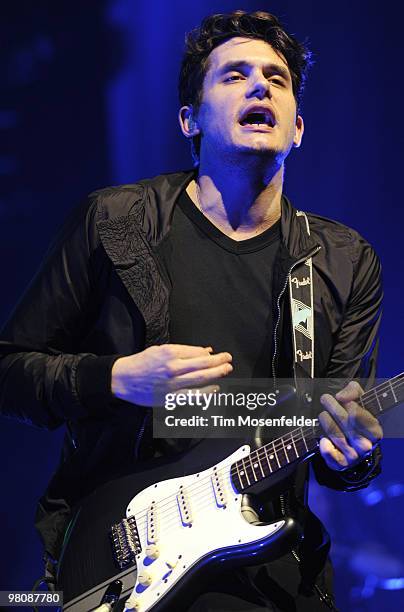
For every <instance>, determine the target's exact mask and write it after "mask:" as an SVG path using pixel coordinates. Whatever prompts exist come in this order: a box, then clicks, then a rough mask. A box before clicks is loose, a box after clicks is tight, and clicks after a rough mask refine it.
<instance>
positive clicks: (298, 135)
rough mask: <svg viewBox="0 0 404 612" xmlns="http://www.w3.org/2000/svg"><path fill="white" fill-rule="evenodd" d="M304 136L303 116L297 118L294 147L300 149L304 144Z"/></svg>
mask: <svg viewBox="0 0 404 612" xmlns="http://www.w3.org/2000/svg"><path fill="white" fill-rule="evenodd" d="M303 134H304V121H303V117H302V116H301V115H298V116H297V117H296V125H295V136H294V138H293V146H294V147H296V148H298V147H300V145H301V143H302V138H303Z"/></svg>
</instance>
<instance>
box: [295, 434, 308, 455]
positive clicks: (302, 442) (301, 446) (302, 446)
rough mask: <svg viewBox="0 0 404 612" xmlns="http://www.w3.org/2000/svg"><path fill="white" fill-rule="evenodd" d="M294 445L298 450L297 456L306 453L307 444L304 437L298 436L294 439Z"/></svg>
mask: <svg viewBox="0 0 404 612" xmlns="http://www.w3.org/2000/svg"><path fill="white" fill-rule="evenodd" d="M295 446H296V448H297V449H299V450H298V456H299V457H301V456H304V455H305V454H306V453H307V444H306V441H305V439H304V438H299V439H298V440H296V441H295Z"/></svg>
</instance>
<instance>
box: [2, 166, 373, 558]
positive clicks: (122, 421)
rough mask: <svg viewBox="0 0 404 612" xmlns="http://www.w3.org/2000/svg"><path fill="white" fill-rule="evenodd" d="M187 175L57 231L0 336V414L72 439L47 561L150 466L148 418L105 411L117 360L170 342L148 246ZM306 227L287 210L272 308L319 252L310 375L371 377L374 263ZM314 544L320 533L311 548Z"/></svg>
mask: <svg viewBox="0 0 404 612" xmlns="http://www.w3.org/2000/svg"><path fill="white" fill-rule="evenodd" d="M192 176H193V174H192V173H176V174H170V175H163V176H158V177H156V178H153V179H150V180H144V181H140V182H139V183H137V184H133V185H126V186H122V187H111V188H107V189H103V190H100V191H97V192H95V193H93V194H91V195H90V196H89V198H88V199H87V200H86V202H85V203H84V204H83V205H81V206H80V207H79V208H78V209H77V210H75V211H74V213H73V214H72V215H71V216H70V218H69V220H68V222H67V223H66V224H65V225H64V227H63V229H62V231H61V233H60V235H59V236H58V237H57V239H56V240H55V242H54V244H53V245H52V247H51V248H50V250H49V252H48V254H47V256H46V258H45V261H44V262H43V264H42V266H41V268H40V270H39V272H38V273H37V275H36V276H35V278H34V279H33V281H32V283H31V285H30V286H29V288H28V290H27V292H26V293H25V295H24V297H23V299H22V300H21V302H20V303H19V305H18V306H17V308H16V309H15V311H14V313H13V315H12V317H11V318H10V320H9V321H8V323H7V324H6V326H5V327H4V329H3V331H2V334H1V337H0V357H1V358H0V408H1V412H2V413H3V414H5V415H9V416H13V417H16V418H18V419H20V420H22V421H24V422H28V423H31V424H34V425H36V426H39V427H46V428H49V429H54V428H56V427H58V426H60V425H62V424H66V426H67V433H66V437H65V442H64V447H63V451H62V455H61V459H60V463H59V466H58V469H57V471H56V473H55V474H54V476H53V478H52V480H51V482H50V484H49V487H48V490H47V491H46V493H45V495H44V496H43V498H42V499H41V501H40V504H39V507H38V514H37V527H38V529H39V531H40V533H41V535H42V537H43V539H44V543H45V547H46V549H47V550H48V552H49V553H50V554H51V555H52V556H54V557H55V558H57V557H58V554H59V550H60V545H61V538H62V535H63V531H64V529H65V526H66V523H67V521H68V518H69V515H70V508H71V507H72V506H73V505H74V504H75V503H76V502H77V501H78V500H79V499H81V498H82V497H83V496H84V495H86V494H87V493H88V492H90V491H91V490H92V489H94V487H95V486H97V485H98V484H99V483H101V482H104V481H106V480H108V479H110V478H111V477H114V476H115V475H118V474H120V473H121V472H122V471H123V469H126V468H127V466H128V465H130V464H133V462H134V461H136V460H137V459H138V458H139V457H140V458H143V459H144V458H147V457H149V456H152V454H153V453H155V450H156V449H155V445H154V443H153V440H152V438H151V434H150V433H149V429H148V427H147V426H146V422H147V418H148V413H149V409H146V408H143V407H135V406H132V405H128V404H125V402H121V401H119V400H115V399H114V398H112V396H111V393H110V378H111V368H112V364H113V363H114V361H115V360H116V359H117V358H118V357H119V356H122V355H129V354H132V353H135V352H138V351H141V350H143V349H144V348H145V347H148V346H151V345H154V344H162V343H166V342H168V341H169V311H168V300H169V291H170V288H169V284H168V279H167V278H166V277H165V276H164V271H163V269H162V266H161V265H160V262H159V260H158V257H157V254H156V246H157V245H158V244H159V243H160V241H161V240H162V239H163V238H164V236H165V235H166V234H167V232H169V230H170V221H171V217H172V211H173V208H174V206H175V203H176V200H177V198H178V195H179V194H180V193H181V191H182V190H183V189H184V188H185V186H186V184H187V183H188V182H189V181H190V180H191V178H192ZM308 218H309V222H310V228H311V235H310V236H308V235H307V232H306V231H305V229H304V228H303V226H302V225H301V222H300V221H299V219H298V218H297V217H296V215H295V211H294V209H293V208H292V206H291V205H290V203H289V201H288V200H287V199H286V198H283V202H282V246H281V248H280V250H279V254H278V258H277V264H276V266H275V270H274V275H273V299H274V304H275V301H276V298H277V297H278V295H279V293H280V291H281V288H282V287H283V285H284V284H285V279H286V276H287V273H288V271H289V269H290V268H291V266H292V265H293V262H294V261H297V260H299V259H301V258H302V256H304V255H305V254H306V253H309V252H311V251H312V250H313V248H315V247H316V246H318V245H319V246H320V247H321V249H320V250H319V251H318V252H317V253H316V254H315V255H314V256H313V267H314V272H313V273H314V285H315V327H316V332H317V333H316V334H315V337H316V345H315V349H316V364H315V375H316V376H319V377H326V376H327V377H338V378H344V379H347V380H349V379H352V378H372V377H373V376H374V374H375V367H376V352H377V331H378V326H379V321H380V313H381V309H380V305H381V297H382V292H381V286H380V265H379V261H378V259H377V256H376V255H375V253H374V251H373V250H372V248H371V247H370V245H369V244H368V243H367V242H366V241H365V240H364V239H363V238H361V237H360V236H359V235H358V234H357V233H356V232H355V231H354V230H352V229H349V228H347V227H345V226H343V225H341V224H340V223H336V222H334V221H330V220H328V219H325V218H323V217H319V216H317V215H311V214H309V215H308ZM281 306H282V308H281V320H280V325H279V327H278V340H279V338H281V339H282V342H280V343H279V342H278V344H279V345H280V349H279V351H278V352H277V356H276V360H275V361H276V373H277V375H278V376H283V377H290V376H292V373H293V372H292V344H291V334H290V320H289V319H290V315H289V305H288V297H287V293H285V294H284V296H283V298H282V301H281ZM269 374H270V373H269ZM118 449H119V452H118ZM314 465H315V469H316V474H317V478H318V480H319V481H320V483H322V484H326V485H328V486H331V487H333V488H339V489H344V488H347V481H346V477H343V476H341V475H340V474H339V473H336V472H333V471H332V470H329V469H328V468H327V467H326V466H325V463H324V462H323V460H322V459H321V457H317V458H316V459H315V460H314ZM376 471H377V470H376ZM376 471H373V475H374V474H375V473H376ZM351 476H352V478H353V480H355V478H356V474H352V475H351ZM358 478H359V479H360V485H359V486H363V484H366V479H365V480H363V478H361V474H360V470H359V471H358ZM306 482H307V468H306V466H304V465H303V466H301V467H300V468H299V470H297V472H296V477H295V479H294V481H293V482H292V483H291V484H290V485H289V488H290V493H291V494H290V496H289V503H290V505H292V506H295V507H296V508H298V507H300V508H301V509H302V508H303V509H304V508H305V506H306V503H307V487H306ZM353 488H354V487H353ZM316 529H317V531H316ZM315 531H316V532H315ZM321 538H322V536H321V535H320V533H319V531H318V528H317V527H316V528H315V529H314V531H313V537H312V539H313V540H316V539H317V540H321ZM314 546H316V544H314Z"/></svg>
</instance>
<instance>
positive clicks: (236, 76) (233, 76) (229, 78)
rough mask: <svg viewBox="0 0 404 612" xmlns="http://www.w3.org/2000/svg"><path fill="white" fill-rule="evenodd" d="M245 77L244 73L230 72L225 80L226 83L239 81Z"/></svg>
mask: <svg viewBox="0 0 404 612" xmlns="http://www.w3.org/2000/svg"><path fill="white" fill-rule="evenodd" d="M243 78H244V77H243V75H242V74H230V75H229V76H227V77H226V78H225V79H224V82H225V83H227V82H230V83H231V82H232V81H238V80H239V79H243Z"/></svg>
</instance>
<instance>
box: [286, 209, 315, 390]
mask: <svg viewBox="0 0 404 612" xmlns="http://www.w3.org/2000/svg"><path fill="white" fill-rule="evenodd" d="M296 216H297V217H303V219H302V221H303V222H304V226H305V231H306V232H307V234H308V235H309V236H310V226H309V221H308V219H307V216H306V214H305V213H304V212H301V211H297V212H296ZM313 289H314V288H313V261H312V257H310V258H309V259H307V260H306V261H305V262H303V263H301V264H299V265H297V266H296V267H295V268H294V269H293V270H292V272H291V273H290V274H289V298H290V306H291V314H292V336H293V350H294V364H293V365H294V373H295V378H302V377H304V378H306V377H308V378H310V379H312V378H314V299H313Z"/></svg>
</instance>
